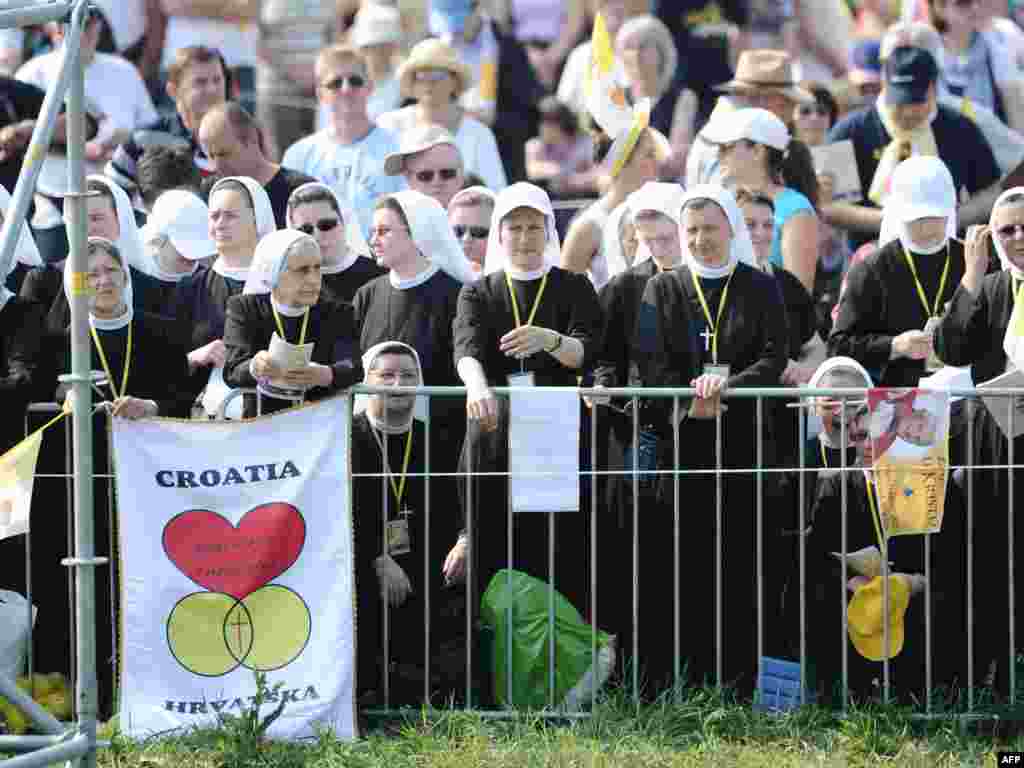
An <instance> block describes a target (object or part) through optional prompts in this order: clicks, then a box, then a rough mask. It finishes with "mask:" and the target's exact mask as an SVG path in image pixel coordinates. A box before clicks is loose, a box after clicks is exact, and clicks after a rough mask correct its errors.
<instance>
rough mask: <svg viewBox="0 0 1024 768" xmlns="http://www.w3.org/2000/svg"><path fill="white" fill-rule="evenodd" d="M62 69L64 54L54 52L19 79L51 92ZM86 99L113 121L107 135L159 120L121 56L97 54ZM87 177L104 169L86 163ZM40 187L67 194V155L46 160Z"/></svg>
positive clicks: (90, 69) (28, 67)
mask: <svg viewBox="0 0 1024 768" xmlns="http://www.w3.org/2000/svg"><path fill="white" fill-rule="evenodd" d="M59 69H60V51H53V52H51V53H46V54H43V55H42V56H36V57H35V58H32V59H29V60H28V61H27V62H25V64H23V65H22V66H21V68H20V69H18V72H17V75H16V77H17V78H18V79H19V80H22V81H24V82H26V83H31V84H32V85H35V86H37V87H39V88H42V89H43V90H47V89H48V88H49V87H50V84H51V83H52V82H53V81H54V79H55V78H56V77H57V73H58V70H59ZM85 96H86V99H87V100H88V101H89V102H91V104H92V105H95V107H96V109H98V110H99V111H100V112H101V113H102V114H103V115H105V120H109V121H110V122H109V123H108V124H107V125H101V132H102V133H103V134H104V135H105V134H109V133H113V132H114V131H119V130H127V131H133V130H135V129H136V128H139V127H141V126H144V125H148V124H150V123H154V122H156V120H157V119H158V118H159V115H158V114H157V111H156V109H155V108H154V107H153V100H152V99H151V98H150V97H149V91H147V90H146V85H145V83H143V82H142V78H141V77H140V76H139V72H138V70H137V69H135V67H134V66H132V64H130V63H129V62H127V61H126V60H125V59H123V58H121V57H120V56H114V55H112V54H108V53H97V54H96V57H95V58H94V59H93V61H92V63H91V64H90V65H89V67H88V68H87V69H86V70H85ZM86 173H87V174H88V173H102V166H98V165H93V164H92V163H86ZM38 187H39V191H40V192H42V193H43V194H47V195H59V194H63V193H64V192H65V191H66V190H67V157H66V156H65V155H64V154H57V153H53V152H51V153H49V154H48V155H47V156H46V159H45V160H44V161H43V168H42V171H41V172H40V176H39V184H38Z"/></svg>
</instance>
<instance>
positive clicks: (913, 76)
mask: <svg viewBox="0 0 1024 768" xmlns="http://www.w3.org/2000/svg"><path fill="white" fill-rule="evenodd" d="M938 77H939V69H938V67H937V66H936V65H935V59H934V58H933V57H932V55H931V54H930V53H928V51H926V50H925V49H924V48H915V47H913V46H909V45H901V46H900V47H898V48H893V50H892V53H890V54H889V58H887V59H886V60H885V100H886V103H888V104H923V103H924V102H925V101H927V100H928V87H929V86H930V85H931V84H932V83H934V82H935V81H936V80H937V79H938Z"/></svg>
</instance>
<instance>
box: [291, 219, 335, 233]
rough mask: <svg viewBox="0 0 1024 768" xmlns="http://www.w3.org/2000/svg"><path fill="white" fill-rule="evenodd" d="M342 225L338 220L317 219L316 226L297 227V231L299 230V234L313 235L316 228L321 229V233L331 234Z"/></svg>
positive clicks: (304, 225)
mask: <svg viewBox="0 0 1024 768" xmlns="http://www.w3.org/2000/svg"><path fill="white" fill-rule="evenodd" d="M340 223H341V222H340V221H338V220H337V219H317V221H316V223H315V224H302V225H300V226H298V227H296V229H297V230H299V232H303V233H305V234H307V235H312V234H313V230H314V228H315V229H319V230H320V231H321V232H330V231H331V230H332V229H334V228H335V227H337V226H338V224H340Z"/></svg>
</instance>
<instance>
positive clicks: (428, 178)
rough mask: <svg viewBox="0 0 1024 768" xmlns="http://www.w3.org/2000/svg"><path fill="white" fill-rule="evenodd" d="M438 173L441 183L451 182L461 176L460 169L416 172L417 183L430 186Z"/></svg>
mask: <svg viewBox="0 0 1024 768" xmlns="http://www.w3.org/2000/svg"><path fill="white" fill-rule="evenodd" d="M435 173H437V175H438V176H440V177H441V181H451V180H452V179H454V178H455V177H456V176H458V175H459V169H458V168H442V169H441V170H439V171H436V172H435V171H416V173H415V174H413V175H414V176H415V177H416V181H418V182H420V183H421V184H429V183H430V182H432V181H433V180H434V174H435Z"/></svg>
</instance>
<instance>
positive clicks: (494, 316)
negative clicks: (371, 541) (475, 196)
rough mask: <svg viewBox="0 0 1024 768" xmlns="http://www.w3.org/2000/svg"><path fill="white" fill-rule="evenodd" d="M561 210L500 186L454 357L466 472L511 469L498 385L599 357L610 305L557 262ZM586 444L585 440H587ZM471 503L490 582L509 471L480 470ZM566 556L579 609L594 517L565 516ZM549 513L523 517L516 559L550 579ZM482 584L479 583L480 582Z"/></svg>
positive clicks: (563, 578) (539, 378) (466, 291)
mask: <svg viewBox="0 0 1024 768" xmlns="http://www.w3.org/2000/svg"><path fill="white" fill-rule="evenodd" d="M558 257H559V240H558V233H557V231H556V229H555V216H554V211H553V210H552V207H551V201H550V200H549V199H548V195H547V193H546V192H544V190H542V189H541V188H540V187H537V186H534V185H533V184H528V183H524V182H520V183H516V184H513V185H511V186H510V187H508V188H506V189H505V190H504V191H502V192H501V193H499V194H498V197H497V200H496V201H495V207H494V213H493V215H492V217H491V232H490V236H489V239H488V243H487V254H486V256H485V259H484V276H483V277H482V278H481V279H480V280H479V281H478V282H477V283H475V284H473V285H467V286H466V287H464V288H463V289H462V293H461V294H460V295H459V310H458V315H457V316H456V319H455V360H456V362H457V366H458V371H459V376H460V377H461V378H462V381H463V382H464V383H465V385H466V388H467V391H468V403H467V407H466V410H467V413H468V414H469V425H468V428H467V435H466V442H465V445H464V447H463V456H462V461H461V462H460V463H461V464H462V468H463V470H464V471H472V472H474V473H479V472H498V473H503V472H507V471H508V416H509V413H508V402H507V401H506V400H504V399H502V400H501V401H499V400H498V399H497V398H496V397H495V395H494V394H493V392H492V391H491V387H494V386H532V385H536V386H543V387H551V386H558V387H575V386H577V383H576V382H577V377H578V376H579V375H580V372H581V371H583V370H585V369H586V368H587V367H589V366H590V365H592V364H593V362H594V361H595V360H596V359H597V353H598V348H599V345H600V334H601V307H600V304H599V303H598V300H597V295H596V293H595V292H594V288H593V286H592V284H591V283H590V280H589V279H588V278H587V276H586V275H582V274H574V273H572V272H569V271H567V270H565V269H562V268H561V267H559V266H557V264H558ZM581 442H582V441H581ZM471 482H473V483H474V486H475V489H476V490H475V491H474V493H473V494H472V499H473V501H474V503H473V507H472V509H471V510H464V512H465V513H466V514H468V513H469V512H471V513H472V514H473V515H474V518H473V519H474V526H473V532H474V535H475V537H476V542H475V545H476V550H477V551H476V555H475V559H474V563H475V574H476V577H477V581H476V585H475V587H476V588H478V589H480V590H483V589H484V588H486V586H487V584H488V582H489V580H490V578H491V576H492V575H493V574H494V573H495V571H497V570H498V569H499V568H504V567H505V565H506V562H507V559H506V554H505V552H506V541H507V528H508V520H507V517H506V514H507V509H508V503H507V499H508V481H507V478H505V477H495V476H491V477H486V478H482V477H474V478H473V479H472V480H471ZM555 517H556V522H555V528H556V536H557V542H559V547H560V552H561V555H560V557H559V559H558V562H557V565H556V572H555V574H552V576H553V579H554V583H555V588H556V589H557V590H559V591H560V592H561V593H562V594H564V595H565V596H566V597H567V598H568V599H569V600H570V601H572V602H573V603H574V604H575V605H576V607H577V608H578V609H580V610H584V609H586V607H587V605H588V603H587V602H586V600H587V589H586V584H587V583H588V582H589V569H588V567H587V553H588V550H589V548H588V547H587V546H586V536H587V534H588V530H587V525H586V516H585V515H583V514H571V513H569V514H565V515H556V516H555ZM546 518H547V516H546V515H517V516H516V517H515V519H514V522H513V525H514V529H513V535H514V541H515V550H516V551H515V559H514V561H513V564H512V567H514V568H517V569H520V570H523V571H525V572H526V573H529V574H530V575H532V576H534V577H536V578H540V579H546V578H547V576H548V567H547V552H548V523H547V519H546ZM469 545H470V543H469V542H468V540H467V539H466V538H465V537H464V536H463V537H460V539H459V540H458V542H457V544H456V545H455V548H454V549H453V550H452V553H451V554H450V555H449V559H448V563H446V573H447V574H448V576H449V578H460V577H461V576H462V575H463V569H464V568H465V560H466V555H467V550H468V549H470V546H469ZM472 586H474V585H471V587H472Z"/></svg>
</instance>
